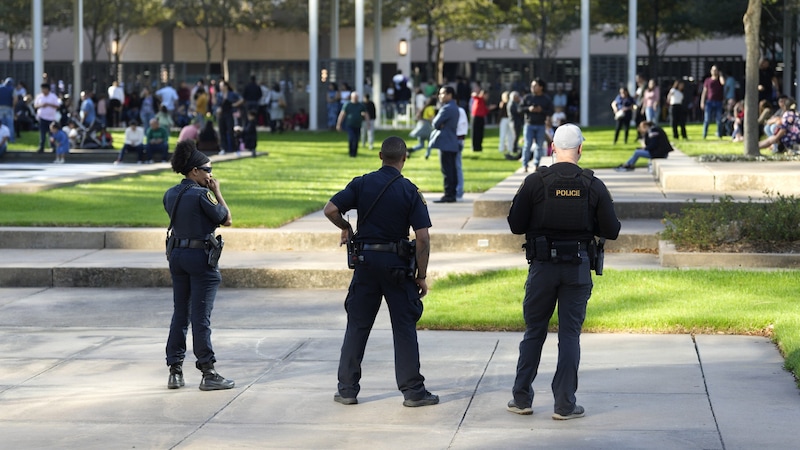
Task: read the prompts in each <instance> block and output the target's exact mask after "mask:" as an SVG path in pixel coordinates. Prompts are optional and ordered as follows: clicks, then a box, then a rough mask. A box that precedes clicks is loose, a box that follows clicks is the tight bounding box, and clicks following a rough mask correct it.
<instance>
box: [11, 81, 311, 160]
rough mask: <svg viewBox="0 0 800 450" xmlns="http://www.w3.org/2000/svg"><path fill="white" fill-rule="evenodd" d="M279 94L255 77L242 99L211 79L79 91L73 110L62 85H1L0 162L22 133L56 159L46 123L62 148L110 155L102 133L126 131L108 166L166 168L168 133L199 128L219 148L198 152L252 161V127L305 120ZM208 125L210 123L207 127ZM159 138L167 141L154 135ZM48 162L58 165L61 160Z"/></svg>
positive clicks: (277, 129)
mask: <svg viewBox="0 0 800 450" xmlns="http://www.w3.org/2000/svg"><path fill="white" fill-rule="evenodd" d="M176 86H177V88H176ZM281 91H282V85H281V83H273V84H272V85H271V86H270V87H267V85H266V84H265V83H258V82H257V80H256V78H255V77H251V79H250V82H249V83H247V84H246V85H244V86H243V88H242V90H241V94H240V93H238V92H236V90H235V89H234V88H233V86H232V85H231V84H230V83H228V82H227V81H224V80H222V81H219V82H216V81H213V80H212V81H211V82H210V83H209V85H208V86H206V83H205V81H204V80H202V79H201V80H199V81H198V82H197V83H195V84H194V85H193V86H190V85H189V84H188V83H186V82H181V83H177V84H175V83H164V84H163V85H162V86H160V87H158V88H151V86H144V87H142V88H141V89H127V88H125V87H124V86H122V85H120V83H118V82H117V81H114V82H112V83H111V85H110V86H109V87H108V89H107V90H86V91H84V92H81V95H80V99H79V100H78V102H77V104H74V102H73V99H72V98H70V95H69V94H68V93H67V89H66V88H65V85H64V83H63V82H57V83H55V82H52V81H47V82H44V83H42V84H41V90H40V92H39V93H38V94H36V95H35V96H34V95H33V94H32V93H29V92H28V89H27V87H26V86H25V84H24V83H22V82H17V83H15V82H14V80H13V79H12V78H7V79H5V81H3V83H2V84H0V124H2V125H0V156H2V154H3V153H5V151H6V149H7V145H8V143H12V142H15V140H16V139H18V138H19V137H20V135H21V133H22V132H27V131H38V132H39V134H40V139H39V146H38V151H39V152H44V151H45V149H46V148H50V149H52V151H53V153H57V151H56V150H57V148H58V147H59V146H60V147H62V148H63V147H64V145H63V144H61V145H59V144H58V142H57V140H58V139H59V138H60V136H58V137H57V136H55V135H54V134H53V133H52V132H51V131H50V130H51V124H53V123H55V124H56V125H58V126H57V129H58V130H59V131H63V133H64V134H65V135H66V136H67V138H68V144H69V148H98V147H99V148H113V146H112V142H111V140H112V137H111V134H110V133H109V131H108V129H109V128H123V129H125V140H124V142H123V143H122V150H121V152H120V154H119V156H118V158H117V160H116V161H115V163H120V162H122V160H123V158H124V156H125V154H127V153H129V152H132V153H135V154H137V158H136V160H137V162H139V163H148V162H153V160H154V158H155V159H156V160H158V161H161V160H164V161H166V160H167V159H168V154H169V151H168V148H169V133H170V132H171V131H173V130H176V129H181V130H182V129H184V128H187V127H195V128H200V129H203V130H204V131H206V133H205V135H206V136H208V135H210V133H209V131H212V130H213V131H214V133H215V134H216V135H217V138H216V140H217V141H218V142H217V143H216V144H205V147H204V148H205V151H217V152H219V153H221V154H224V153H225V152H241V151H251V152H253V154H254V155H255V142H256V139H255V130H256V126H262V127H268V128H269V129H270V130H271V131H272V132H274V133H281V132H283V131H284V130H288V129H292V130H293V129H304V128H308V113H307V112H306V111H305V109H304V108H299V109H297V111H296V112H294V113H291V114H290V113H289V112H288V104H287V103H288V102H287V98H286V96H285V95H284V94H283V93H282V92H281ZM207 122H211V125H210V126H209V127H206V126H205V124H206V123H207ZM156 124H157V125H156ZM151 129H152V130H153V131H152V132H151ZM159 130H161V131H159ZM162 133H166V137H162V136H160V135H161V134H162ZM200 134H201V133H198V136H199V135H200ZM6 135H8V136H7V137H6ZM198 144H199V143H198ZM54 162H55V163H63V162H64V158H63V156H59V157H57V158H56V160H55V161H54Z"/></svg>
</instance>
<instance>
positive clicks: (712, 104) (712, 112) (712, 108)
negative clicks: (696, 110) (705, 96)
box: [703, 100, 722, 139]
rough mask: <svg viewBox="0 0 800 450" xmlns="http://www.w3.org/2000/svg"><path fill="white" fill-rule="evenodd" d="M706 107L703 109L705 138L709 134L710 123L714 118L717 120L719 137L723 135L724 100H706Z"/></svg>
mask: <svg viewBox="0 0 800 450" xmlns="http://www.w3.org/2000/svg"><path fill="white" fill-rule="evenodd" d="M705 106H706V109H705V111H703V139H705V138H706V136H707V135H708V124H709V122H711V121H712V120H716V122H717V137H722V134H721V133H722V102H718V101H716V100H706V105H705Z"/></svg>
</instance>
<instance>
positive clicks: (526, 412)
mask: <svg viewBox="0 0 800 450" xmlns="http://www.w3.org/2000/svg"><path fill="white" fill-rule="evenodd" d="M506 409H507V410H509V411H511V412H512V413H514V414H519V415H521V416H530V415H531V414H533V408H531V407H530V406H528V407H526V408H521V407H519V406H517V402H515V401H514V400H509V402H508V406H506Z"/></svg>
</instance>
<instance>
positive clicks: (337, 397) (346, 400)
mask: <svg viewBox="0 0 800 450" xmlns="http://www.w3.org/2000/svg"><path fill="white" fill-rule="evenodd" d="M333 401H335V402H336V403H341V404H343V405H357V404H358V399H357V398H355V397H342V394H340V393H338V392H337V393H335V394H333Z"/></svg>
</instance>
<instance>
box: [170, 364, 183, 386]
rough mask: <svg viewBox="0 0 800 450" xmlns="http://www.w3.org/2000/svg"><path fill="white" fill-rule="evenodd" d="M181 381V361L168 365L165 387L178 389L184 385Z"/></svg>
mask: <svg viewBox="0 0 800 450" xmlns="http://www.w3.org/2000/svg"><path fill="white" fill-rule="evenodd" d="M185 385H186V383H184V382H183V363H175V364H172V365H170V366H169V381H167V389H178V388H182V387H183V386H185Z"/></svg>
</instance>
